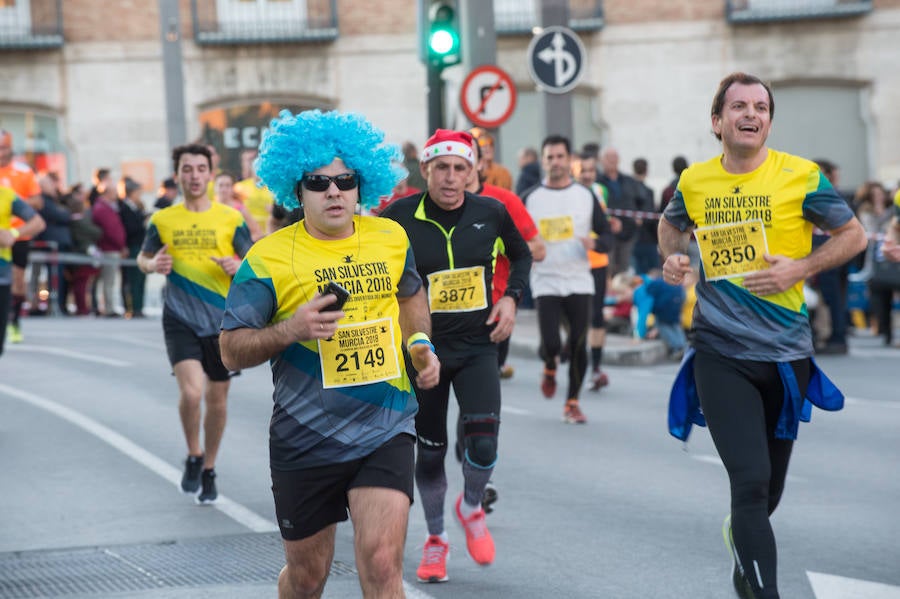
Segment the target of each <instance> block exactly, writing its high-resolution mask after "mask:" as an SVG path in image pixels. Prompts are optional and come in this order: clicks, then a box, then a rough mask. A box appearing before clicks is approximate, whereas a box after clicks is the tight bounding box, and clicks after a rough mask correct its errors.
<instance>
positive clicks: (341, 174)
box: [222, 110, 440, 599]
mask: <svg viewBox="0 0 900 599" xmlns="http://www.w3.org/2000/svg"><path fill="white" fill-rule="evenodd" d="M383 139H384V134H383V133H382V132H381V131H379V130H377V129H375V128H374V127H373V126H372V125H371V124H370V123H369V122H368V121H366V120H365V119H364V118H363V117H361V116H359V115H355V114H347V113H339V112H327V113H322V112H319V111H318V110H311V111H307V112H302V113H300V114H298V115H296V116H294V115H292V114H290V113H289V112H287V111H284V112H282V114H281V117H280V118H278V119H275V120H274V121H272V124H271V127H270V128H269V129H268V131H267V132H266V133H265V134H264V135H263V141H262V145H261V147H260V156H259V158H258V159H257V163H256V164H257V167H258V169H257V172H258V173H259V177H260V178H261V180H262V181H263V182H264V183H265V184H266V186H267V187H268V188H269V189H271V190H272V192H273V193H274V194H275V196H276V201H277V202H278V203H279V204H280V205H283V206H284V207H285V208H286V209H287V210H292V209H295V208H297V207H298V200H299V201H302V202H303V205H304V216H305V217H304V219H303V220H302V221H301V222H299V223H294V224H291V225H288V226H286V227H284V228H281V229H279V230H277V231H275V232H273V233H271V234H270V235H268V236H266V237H264V238H263V239H261V240H260V241H258V242H257V243H256V245H254V246H253V249H252V250H251V251H250V253H249V254H248V256H247V259H246V260H245V261H244V263H243V264H242V265H241V268H240V270H239V271H238V273H237V276H236V277H235V282H234V285H233V286H232V288H231V291H230V292H229V294H228V300H227V306H226V311H225V320H224V322H223V325H222V328H223V331H222V352H223V356H224V359H225V363H226V364H228V365H229V366H230V367H231V368H249V367H251V366H255V365H257V364H260V363H262V362H264V361H266V360H269V361H270V363H271V367H272V376H273V379H274V382H275V392H274V396H273V399H274V401H275V406H274V409H273V411H272V419H271V425H270V428H269V459H270V468H271V474H272V493H273V495H274V498H275V513H276V515H277V517H278V525H279V527H280V529H281V536H282V538H283V539H284V552H285V558H286V561H287V564H286V565H285V567H284V568H283V569H282V571H281V575H280V576H279V578H278V594H279V597H282V598H285V599H286V598H293V597H300V596H306V597H319V596H321V594H322V591H323V589H324V587H325V583H326V581H327V579H328V573H329V571H330V569H331V562H332V559H333V556H334V543H335V530H336V528H337V523H338V522H341V521H344V520H346V519H347V513H348V510H349V513H350V517H351V518H352V520H353V529H354V545H355V550H356V567H357V569H358V570H359V581H360V585H361V586H362V591H363V596H365V597H402V596H403V545H404V542H405V540H406V528H407V521H408V519H409V508H410V504H411V503H412V501H413V463H414V456H413V453H414V439H415V437H414V434H415V428H414V425H413V417H414V415H415V413H416V399H415V396H414V395H413V393H412V388H411V384H410V380H409V377H408V375H407V371H406V369H405V368H404V357H403V348H404V347H406V348H407V350H408V352H409V354H410V358H411V362H412V367H413V368H415V369H416V370H417V371H418V376H417V377H416V385H417V387H418V388H420V389H428V388H431V387H433V386H434V385H435V384H437V382H438V375H439V373H440V363H439V362H438V360H437V357H436V356H435V354H434V348H433V347H432V345H431V342H430V341H429V339H428V332H429V329H430V319H429V315H428V303H427V301H426V297H425V292H424V291H423V288H422V281H421V279H420V278H419V275H418V274H417V273H416V270H415V262H414V260H413V256H412V252H411V249H410V245H409V240H408V239H407V237H406V234H405V233H404V231H403V229H402V228H401V227H400V226H399V225H397V224H396V223H394V222H392V221H389V220H386V219H382V218H376V217H369V216H359V215H358V214H357V209H358V208H359V206H360V204H363V205H365V206H373V205H377V204H378V199H379V197H380V196H381V195H384V194H386V193H390V190H391V188H392V187H393V186H394V185H395V184H396V182H397V180H399V178H400V177H401V176H402V174H401V169H402V167H400V169H397V168H394V166H393V165H392V162H391V161H392V159H393V158H394V157H395V156H397V155H399V149H398V148H394V147H392V146H386V145H384V144H383V143H382V140H383ZM336 302H337V303H336ZM404 340H405V343H404Z"/></svg>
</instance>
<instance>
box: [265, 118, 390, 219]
mask: <svg viewBox="0 0 900 599" xmlns="http://www.w3.org/2000/svg"><path fill="white" fill-rule="evenodd" d="M335 158H340V159H341V160H343V161H344V164H346V165H347V167H348V168H351V169H353V170H354V171H356V173H357V174H358V175H359V179H360V183H359V202H360V204H362V205H363V206H364V207H366V208H369V207H372V206H376V205H378V201H379V199H380V198H381V196H389V195H391V193H392V191H393V189H394V186H395V185H396V184H397V183H399V182H400V181H401V180H402V179H403V178H404V177H406V175H407V171H406V169H405V168H404V167H403V155H402V153H401V152H400V148H399V147H398V146H395V145H389V144H385V143H384V132H382V131H381V130H379V129H376V128H375V126H374V125H372V123H370V122H369V121H367V120H366V119H365V118H364V117H363V116H362V115H359V114H354V113H349V112H337V111H330V112H322V111H321V110H306V111H304V112H301V113H299V114H297V115H294V114H291V112H290V111H289V110H282V111H281V113H279V116H278V118H274V119H272V122H271V123H270V124H269V128H268V129H267V130H266V131H265V132H264V133H263V136H262V143H261V144H260V146H259V156H258V157H257V158H256V160H255V161H254V163H253V165H254V167H255V168H256V174H257V175H258V176H259V178H260V181H261V183H262V184H263V185H265V186H266V187H268V188H269V190H270V191H271V192H272V193H273V194H274V195H275V201H276V202H277V203H278V204H281V205H282V206H284V207H285V208H287V209H289V210H290V209H293V208H296V207H297V206H299V205H300V203H299V202H298V201H297V195H296V189H297V182H298V181H300V179H301V178H303V175H305V174H308V173H311V172H312V171H314V170H316V169H317V168H321V167H323V166H326V165H328V164H331V161H332V160H334V159H335Z"/></svg>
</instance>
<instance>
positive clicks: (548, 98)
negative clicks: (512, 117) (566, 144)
mask: <svg viewBox="0 0 900 599" xmlns="http://www.w3.org/2000/svg"><path fill="white" fill-rule="evenodd" d="M540 1H541V26H543V27H545V28H546V27H550V26H551V25H559V26H561V27H568V26H569V2H568V0H540ZM542 96H543V103H544V135H545V136H546V135H551V134H557V135H563V136H565V137H567V138H568V139H569V141H574V140H573V139H572V95H571V92H566V93H563V94H552V93H547V92H546V91H545V92H544V93H543V94H542Z"/></svg>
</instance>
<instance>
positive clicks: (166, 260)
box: [153, 243, 172, 275]
mask: <svg viewBox="0 0 900 599" xmlns="http://www.w3.org/2000/svg"><path fill="white" fill-rule="evenodd" d="M153 272H156V273H159V274H161V275H167V274H169V273H170V272H172V256H170V255H169V244H168V243H166V244H164V245H163V246H162V247H161V248H159V251H158V252H156V255H155V256H153Z"/></svg>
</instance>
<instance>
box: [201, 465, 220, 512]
mask: <svg viewBox="0 0 900 599" xmlns="http://www.w3.org/2000/svg"><path fill="white" fill-rule="evenodd" d="M201 478H202V479H203V490H202V491H200V494H199V495H197V503H199V504H208V503H215V501H216V499H218V498H219V492H218V491H216V471H215V470H214V469H212V468H210V469H209V470H204V471H203V475H202V477H201Z"/></svg>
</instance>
